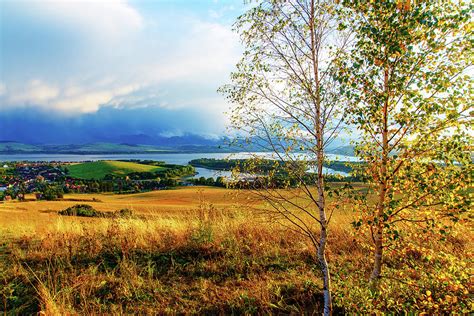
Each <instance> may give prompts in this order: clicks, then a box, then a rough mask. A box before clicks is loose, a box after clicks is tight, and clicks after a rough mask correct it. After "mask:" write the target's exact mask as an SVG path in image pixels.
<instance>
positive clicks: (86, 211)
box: [59, 204, 104, 217]
mask: <svg viewBox="0 0 474 316" xmlns="http://www.w3.org/2000/svg"><path fill="white" fill-rule="evenodd" d="M59 215H66V216H82V217H103V215H104V214H103V213H102V212H99V211H97V210H96V209H94V208H93V207H92V206H90V205H87V204H77V205H74V206H71V207H68V208H67V209H65V210H62V211H59Z"/></svg>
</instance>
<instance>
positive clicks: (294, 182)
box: [221, 0, 348, 315]
mask: <svg viewBox="0 0 474 316" xmlns="http://www.w3.org/2000/svg"><path fill="white" fill-rule="evenodd" d="M335 8H336V7H335V4H334V3H332V2H330V1H316V0H289V1H283V0H266V1H260V2H258V3H257V4H256V5H255V6H254V7H253V8H252V9H250V10H249V11H248V12H247V13H245V14H243V15H242V16H241V17H239V19H238V21H237V22H236V24H235V28H236V30H237V31H238V32H239V34H240V36H241V40H242V43H243V45H244V47H245V52H244V54H243V58H242V59H241V61H240V62H239V64H238V65H237V70H236V71H235V72H233V73H232V74H231V84H229V85H226V86H224V87H222V88H221V91H222V92H223V93H224V94H225V95H226V96H227V98H228V99H229V100H230V102H231V103H233V104H234V107H233V110H232V114H231V125H232V128H233V129H234V132H235V131H237V132H236V134H237V135H241V136H242V137H243V138H244V139H245V141H244V142H246V143H248V144H249V145H251V146H252V147H253V148H255V147H258V148H259V149H261V150H265V151H270V152H272V153H273V154H272V156H271V159H272V160H273V165H272V168H270V169H271V170H266V171H265V172H264V171H262V170H259V168H258V166H259V163H256V164H255V165H254V167H255V168H254V169H253V171H254V172H255V173H259V172H262V173H265V178H264V179H262V178H261V179H260V180H259V181H254V184H256V187H255V190H254V193H255V194H256V195H258V196H259V197H260V198H261V199H263V200H265V201H266V202H267V211H268V212H269V213H270V214H271V215H272V216H273V219H275V220H278V221H279V222H280V223H281V224H282V225H286V226H287V227H289V228H290V229H295V230H296V231H298V232H299V233H302V234H303V235H304V236H305V237H307V238H308V239H309V240H310V241H311V243H312V244H313V245H314V247H315V250H316V253H315V258H316V261H317V263H318V265H319V267H320V270H321V273H322V280H323V295H324V314H326V315H328V314H331V312H332V300H331V290H330V288H331V278H330V271H329V265H328V261H327V258H326V249H327V247H328V244H327V243H328V227H329V222H330V218H331V216H330V215H331V214H332V213H331V212H332V211H333V210H334V208H335V206H334V205H333V204H331V203H329V202H328V199H327V194H328V191H327V190H326V184H325V177H324V168H323V163H324V161H325V159H327V147H328V145H330V144H331V142H332V141H333V140H334V139H335V138H336V137H337V135H338V133H339V132H340V130H341V126H342V125H341V124H342V118H343V113H344V108H343V102H341V99H340V96H339V95H338V94H337V92H338V86H337V82H336V81H334V80H333V75H334V67H335V65H336V64H337V63H336V62H335V61H336V60H337V59H338V58H339V56H340V53H341V51H343V50H344V48H345V47H346V46H347V42H348V36H347V35H346V34H344V32H341V31H339V30H338V29H337V27H338V25H339V23H337V21H336V20H335V19H334V16H335ZM295 152H299V153H300V154H295ZM255 158H256V159H257V160H258V159H259V158H258V157H255ZM267 165H268V164H267ZM250 169H252V168H251V167H250V166H247V167H246V170H247V171H249V170H250ZM309 171H311V173H309ZM283 175H284V176H283Z"/></svg>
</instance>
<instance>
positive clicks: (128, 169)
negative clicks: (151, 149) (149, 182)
mask: <svg viewBox="0 0 474 316" xmlns="http://www.w3.org/2000/svg"><path fill="white" fill-rule="evenodd" d="M67 168H68V169H69V175H70V176H71V177H73V178H78V179H103V178H104V177H105V176H106V175H108V174H113V175H116V176H124V175H127V174H129V173H132V172H155V171H158V170H163V169H165V168H164V167H158V166H150V165H144V164H139V163H134V162H125V161H111V160H106V161H94V162H85V163H80V164H75V165H69V166H67Z"/></svg>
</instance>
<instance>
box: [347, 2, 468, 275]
mask: <svg viewBox="0 0 474 316" xmlns="http://www.w3.org/2000/svg"><path fill="white" fill-rule="evenodd" d="M342 5H343V7H342V12H344V14H345V15H344V16H347V12H349V15H350V16H351V19H350V20H345V21H343V22H342V23H341V24H340V28H342V29H344V28H348V29H350V30H352V32H353V33H354V47H353V49H352V50H351V51H349V52H347V55H346V58H344V59H341V60H340V65H339V66H340V67H339V69H338V77H339V80H340V82H341V86H340V93H341V96H344V97H345V98H347V99H348V102H350V104H351V106H350V114H351V117H352V123H354V124H355V125H356V126H357V128H358V130H359V131H360V133H361V139H360V140H359V141H358V144H357V147H356V154H357V155H358V156H359V157H360V158H361V159H362V160H363V161H365V162H366V163H367V168H366V169H365V171H364V172H365V173H366V176H368V181H369V184H370V187H369V191H368V193H367V195H365V196H360V197H359V199H357V203H356V204H355V208H356V209H357V210H358V211H360V212H361V218H360V220H359V221H357V222H355V226H356V227H362V228H364V227H367V230H365V232H368V235H370V237H369V238H371V239H372V240H373V241H374V246H375V247H374V270H373V273H372V278H373V279H376V278H379V277H380V276H381V265H382V258H383V250H384V249H385V248H386V247H387V245H388V244H389V243H392V241H393V240H396V239H397V238H398V237H399V236H400V234H401V231H402V230H404V229H405V228H406V226H407V225H418V226H419V229H420V231H421V232H425V231H426V230H433V229H434V230H440V231H441V230H446V227H445V226H446V225H448V224H449V221H450V220H451V221H454V222H455V221H457V220H459V218H460V217H462V216H463V213H465V212H466V211H467V210H469V208H470V200H469V198H468V196H467V195H466V194H465V190H466V189H467V187H468V185H469V183H471V181H472V179H471V176H472V171H473V165H472V160H471V153H470V148H471V147H470V141H469V134H468V129H469V126H470V125H471V124H472V118H471V117H470V116H469V113H468V112H469V111H470V109H471V106H472V103H473V91H474V89H473V80H472V77H471V76H469V74H468V71H469V70H468V69H469V68H470V67H471V66H472V61H473V60H472V56H474V55H473V51H472V48H473V44H472V43H473V41H472V39H473V38H472V34H473V33H472V22H471V12H472V8H473V6H472V4H469V3H466V2H464V1H420V2H413V3H412V1H408V0H405V1H379V2H377V1H375V2H373V1H372V2H366V1H342ZM374 197H375V198H374ZM365 225H367V226H365Z"/></svg>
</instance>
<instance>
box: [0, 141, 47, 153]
mask: <svg viewBox="0 0 474 316" xmlns="http://www.w3.org/2000/svg"><path fill="white" fill-rule="evenodd" d="M41 151H42V149H41V147H39V146H36V145H29V144H23V143H18V142H13V141H0V153H9V152H11V153H37V152H41Z"/></svg>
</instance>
